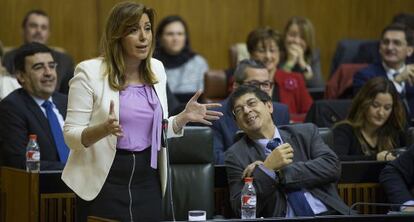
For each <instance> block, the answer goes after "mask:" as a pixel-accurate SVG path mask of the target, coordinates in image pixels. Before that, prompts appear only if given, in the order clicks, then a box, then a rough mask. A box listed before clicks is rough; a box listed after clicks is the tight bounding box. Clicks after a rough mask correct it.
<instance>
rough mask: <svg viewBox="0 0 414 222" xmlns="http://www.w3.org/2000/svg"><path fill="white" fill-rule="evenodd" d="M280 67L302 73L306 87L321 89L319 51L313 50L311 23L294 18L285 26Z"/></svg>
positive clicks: (302, 18)
mask: <svg viewBox="0 0 414 222" xmlns="http://www.w3.org/2000/svg"><path fill="white" fill-rule="evenodd" d="M282 51H283V53H282V57H281V63H280V67H281V68H282V69H283V70H285V71H287V72H297V73H302V74H303V77H304V78H305V81H306V86H307V87H323V86H324V81H323V78H322V74H321V61H320V53H319V50H317V49H316V48H315V31H314V29H313V25H312V23H311V21H310V20H309V19H307V18H304V17H299V16H294V17H292V18H290V19H289V21H288V22H287V24H286V26H285V30H284V38H283V47H282Z"/></svg>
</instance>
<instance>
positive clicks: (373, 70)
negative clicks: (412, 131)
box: [353, 63, 414, 118]
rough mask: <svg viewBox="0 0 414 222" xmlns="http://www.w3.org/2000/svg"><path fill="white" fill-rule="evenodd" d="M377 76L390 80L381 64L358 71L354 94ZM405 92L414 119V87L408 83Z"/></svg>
mask: <svg viewBox="0 0 414 222" xmlns="http://www.w3.org/2000/svg"><path fill="white" fill-rule="evenodd" d="M377 76H382V77H384V78H387V79H388V77H387V73H386V71H385V69H384V67H383V66H382V64H381V63H374V64H371V65H369V66H368V67H366V68H364V69H362V70H360V71H358V72H357V74H355V75H354V79H353V88H354V94H356V93H357V92H358V91H359V90H360V89H361V87H362V86H363V85H364V84H365V83H366V82H367V81H368V80H370V79H372V78H374V77H377ZM405 90H406V94H405V97H406V99H407V102H408V107H409V109H410V112H411V118H413V117H414V86H410V85H409V84H408V83H406V84H405Z"/></svg>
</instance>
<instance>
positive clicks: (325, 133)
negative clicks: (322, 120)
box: [319, 127, 334, 149]
mask: <svg viewBox="0 0 414 222" xmlns="http://www.w3.org/2000/svg"><path fill="white" fill-rule="evenodd" d="M319 135H320V136H321V137H322V140H323V142H325V144H326V145H328V146H329V148H331V149H332V147H333V144H334V143H333V133H332V130H331V129H330V128H328V127H322V128H319Z"/></svg>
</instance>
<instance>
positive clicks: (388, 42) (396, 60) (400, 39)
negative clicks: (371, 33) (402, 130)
mask: <svg viewBox="0 0 414 222" xmlns="http://www.w3.org/2000/svg"><path fill="white" fill-rule="evenodd" d="M413 38H414V35H413V31H412V30H410V29H409V28H408V27H406V26H405V25H403V24H398V23H395V24H391V25H389V26H387V27H386V28H385V29H384V30H383V31H382V35H381V40H380V47H379V53H380V55H381V59H382V61H381V62H380V63H374V64H371V65H369V66H368V67H366V68H364V69H362V70H360V71H358V72H357V73H356V74H355V75H354V77H353V88H354V93H355V94H356V93H357V92H358V91H359V89H360V88H361V87H362V86H363V85H364V84H365V82H367V81H368V80H369V79H372V78H374V77H377V76H382V77H384V78H387V79H389V80H390V81H392V82H393V83H394V86H395V88H396V89H397V91H398V92H399V93H400V95H401V98H402V99H403V102H404V104H405V105H406V109H407V111H408V112H409V113H410V118H413V117H414V86H413V84H414V65H406V58H407V57H408V56H410V55H412V53H413V45H414V40H413Z"/></svg>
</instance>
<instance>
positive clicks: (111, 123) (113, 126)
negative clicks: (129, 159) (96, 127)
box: [104, 100, 123, 137]
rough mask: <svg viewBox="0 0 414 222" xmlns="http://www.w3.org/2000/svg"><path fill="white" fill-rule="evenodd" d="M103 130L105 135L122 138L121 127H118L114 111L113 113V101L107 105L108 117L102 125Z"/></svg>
mask: <svg viewBox="0 0 414 222" xmlns="http://www.w3.org/2000/svg"><path fill="white" fill-rule="evenodd" d="M104 127H105V130H106V132H107V135H114V136H117V137H119V136H123V131H122V127H121V125H119V121H118V119H117V118H116V115H115V111H114V101H113V100H111V103H110V105H109V117H108V119H107V120H106V122H105V123H104Z"/></svg>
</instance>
